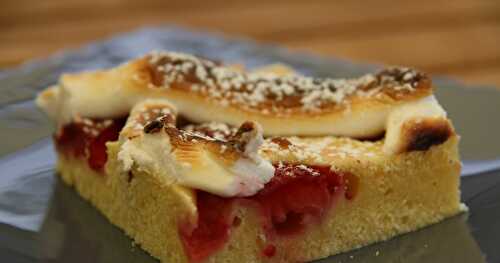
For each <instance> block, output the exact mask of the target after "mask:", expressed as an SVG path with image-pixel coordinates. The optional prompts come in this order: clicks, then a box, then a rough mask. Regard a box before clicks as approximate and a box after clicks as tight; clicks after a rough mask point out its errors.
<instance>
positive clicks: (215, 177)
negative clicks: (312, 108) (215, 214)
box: [118, 99, 274, 196]
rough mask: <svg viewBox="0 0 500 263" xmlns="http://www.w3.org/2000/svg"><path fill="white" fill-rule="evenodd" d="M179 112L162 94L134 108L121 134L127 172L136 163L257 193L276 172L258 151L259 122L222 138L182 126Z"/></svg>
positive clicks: (230, 192) (187, 182)
mask: <svg viewBox="0 0 500 263" xmlns="http://www.w3.org/2000/svg"><path fill="white" fill-rule="evenodd" d="M162 105H163V106H164V107H163V108H162V107H161V106H162ZM158 110H159V112H160V114H156V113H157V112H158ZM162 112H163V114H162ZM175 112H176V110H175V108H173V107H172V105H171V104H170V103H169V102H168V101H167V100H160V99H156V100H145V101H143V102H141V103H139V104H138V105H136V106H135V107H134V108H133V110H132V114H131V116H130V117H129V119H128V121H127V124H126V129H124V130H123V131H122V134H121V135H120V140H121V150H120V152H119V153H118V159H119V160H120V161H121V162H122V164H123V168H124V170H125V171H128V170H130V169H132V167H133V166H135V167H137V169H143V170H149V171H151V172H152V173H155V174H160V175H163V176H164V177H165V178H167V180H168V181H171V182H172V183H177V184H180V185H184V186H187V187H191V188H195V189H201V190H204V191H207V192H211V193H214V194H217V195H221V196H247V195H253V194H255V193H256V192H257V191H258V190H260V189H261V188H262V187H264V184H265V183H267V182H268V181H269V180H270V179H271V178H272V176H273V175H274V167H273V166H272V164H271V163H269V162H268V161H266V160H264V159H262V158H261V157H260V156H259V155H258V154H257V151H258V149H259V147H260V145H261V144H262V142H263V137H262V129H261V128H260V126H259V125H258V124H256V123H252V122H247V123H244V124H243V125H242V126H241V127H240V129H239V130H238V132H237V133H236V135H235V136H233V137H231V138H229V139H228V140H227V141H222V140H218V139H214V138H211V137H207V136H201V135H199V134H195V133H192V132H189V131H185V130H182V129H178V128H177V127H176V126H175V119H176V115H175ZM153 113H155V114H153Z"/></svg>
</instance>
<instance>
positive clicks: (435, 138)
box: [403, 119, 453, 152]
mask: <svg viewBox="0 0 500 263" xmlns="http://www.w3.org/2000/svg"><path fill="white" fill-rule="evenodd" d="M403 130H404V133H405V134H404V135H405V136H404V137H405V138H408V141H407V143H406V147H404V150H403V152H405V151H406V152H410V151H426V150H428V149H429V148H430V147H431V146H433V145H439V144H442V143H444V142H445V141H447V140H448V138H449V137H450V136H451V135H452V134H453V129H452V127H451V125H450V123H449V122H448V121H447V120H445V119H426V120H422V121H412V122H407V123H405V124H404V125H403Z"/></svg>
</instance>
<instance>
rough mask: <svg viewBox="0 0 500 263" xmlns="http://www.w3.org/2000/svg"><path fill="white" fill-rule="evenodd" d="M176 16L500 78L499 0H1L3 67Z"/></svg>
mask: <svg viewBox="0 0 500 263" xmlns="http://www.w3.org/2000/svg"><path fill="white" fill-rule="evenodd" d="M166 23H167V24H168V23H172V24H176V25H184V26H190V27H192V28H195V29H201V30H210V31H218V32H224V33H227V34H229V35H236V36H245V37H250V38H253V39H256V40H258V41H261V42H270V43H277V44H280V45H283V46H286V47H289V48H292V49H299V50H306V51H310V52H314V53H319V54H324V55H327V56H336V57H341V58H347V59H350V60H354V61H360V62H377V63H386V64H397V65H406V66H412V67H416V68H419V69H422V70H425V71H427V72H431V73H439V74H448V75H451V76H456V77H457V78H460V79H462V80H464V81H466V82H468V83H474V84H494V85H496V86H498V87H500V1H490V0H420V1H406V0H404V1H387V0H379V1H366V0H341V1H330V0H309V1H298V0H288V1H280V0H278V1H269V0H253V1H244V0H233V1H225V0H212V1H207V0H205V1H194V0H184V1H168V0H145V1H130V0H85V1H78V0H40V1H35V0H31V1H30V0H0V68H2V67H11V66H15V65H17V64H20V63H22V62H24V61H27V60H30V59H33V58H40V57H45V56H48V55H50V54H52V53H54V52H56V51H59V50H61V49H63V48H75V47H79V46H81V45H83V44H85V43H88V42H90V41H95V40H99V39H101V38H103V37H107V36H110V35H112V34H115V33H121V32H126V31H129V30H133V29H136V28H137V27H141V26H147V25H158V24H166Z"/></svg>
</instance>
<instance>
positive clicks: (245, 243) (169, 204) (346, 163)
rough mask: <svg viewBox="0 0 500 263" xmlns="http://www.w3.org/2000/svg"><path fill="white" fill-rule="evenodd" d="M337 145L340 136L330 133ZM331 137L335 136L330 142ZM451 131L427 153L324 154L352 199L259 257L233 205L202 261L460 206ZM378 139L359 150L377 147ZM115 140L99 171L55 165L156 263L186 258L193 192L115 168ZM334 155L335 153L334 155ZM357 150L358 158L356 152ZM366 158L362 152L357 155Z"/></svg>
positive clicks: (279, 250) (399, 224) (392, 230)
mask: <svg viewBox="0 0 500 263" xmlns="http://www.w3.org/2000/svg"><path fill="white" fill-rule="evenodd" d="M332 140H333V143H334V144H336V145H337V146H338V145H339V144H340V145H342V144H345V142H344V141H343V140H344V139H335V138H334V139H332ZM337 140H338V141H337ZM457 143H458V137H457V136H455V135H454V136H452V137H451V138H450V139H449V140H448V141H447V142H445V143H444V144H442V145H439V146H434V147H432V148H431V149H429V150H428V151H424V152H411V153H405V154H400V155H396V156H384V155H378V154H376V157H370V156H371V155H366V154H361V155H358V157H355V156H353V155H345V156H344V155H338V156H337V157H335V156H336V155H332V156H330V157H328V158H329V159H327V160H326V161H327V162H329V163H331V165H332V166H333V167H335V168H336V169H339V170H341V171H347V172H350V173H352V174H354V175H355V176H357V177H358V178H359V190H358V193H357V195H356V197H355V198H354V199H353V200H345V199H339V200H338V202H337V203H336V204H335V206H334V207H333V208H332V209H331V210H330V211H329V213H328V215H327V216H326V217H325V220H324V221H323V222H322V223H321V224H318V225H312V226H310V227H309V228H308V229H307V231H306V232H305V233H304V234H303V235H299V236H297V237H291V238H283V239H280V238H277V239H275V240H274V239H273V240H272V244H273V245H275V246H276V255H275V256H273V257H271V258H266V257H263V256H262V250H263V249H264V247H265V245H266V244H268V240H265V235H264V232H263V230H262V228H261V225H260V222H259V217H258V213H257V211H256V210H255V209H253V208H252V207H249V206H246V205H244V204H242V205H237V207H236V215H237V216H238V217H239V218H240V219H241V224H239V225H238V226H237V227H233V228H232V233H231V236H230V240H229V241H228V243H227V244H226V245H225V246H224V248H223V249H222V250H220V251H218V252H216V254H215V255H213V256H212V257H210V258H209V260H208V262H240V259H241V258H245V260H246V262H291V261H292V262H293V261H309V260H314V259H318V258H323V257H327V256H329V255H332V254H337V253H340V252H344V251H348V250H350V249H353V248H357V247H360V246H363V245H367V244H370V243H373V242H377V241H381V240H385V239H388V238H391V237H394V236H395V235H398V234H402V233H406V232H409V231H412V230H415V229H418V228H421V227H424V226H426V225H429V224H432V223H436V222H439V221H441V220H443V219H444V218H446V217H449V216H452V215H455V214H457V213H459V212H460V211H461V210H460V209H461V205H460V200H459V190H458V189H459V173H460V162H459V159H458V152H457ZM380 147H381V144H377V143H374V144H372V145H370V147H368V148H367V149H365V150H364V151H365V152H372V153H374V154H375V153H378V151H381V150H380ZM116 154H117V144H116V143H108V156H109V159H108V160H109V161H108V163H107V166H106V172H107V174H106V175H103V174H100V173H97V172H94V171H93V170H91V169H90V168H89V167H88V166H87V163H86V162H85V161H84V160H81V159H74V158H70V157H66V156H64V155H62V154H60V155H59V163H58V170H59V172H60V175H61V177H62V178H63V180H64V181H65V182H66V183H67V184H69V185H73V186H74V187H75V188H76V189H77V191H78V192H79V193H80V195H82V196H83V197H84V198H85V199H87V200H89V201H90V202H91V203H92V204H94V205H95V206H96V207H97V208H98V209H99V210H100V211H101V212H102V213H103V214H104V215H105V216H106V217H107V218H108V219H109V220H110V221H111V222H112V223H113V224H115V225H117V226H119V227H120V228H122V229H124V231H125V232H126V233H127V234H128V235H129V236H131V237H132V238H133V239H134V240H135V242H136V243H137V244H139V245H140V246H141V247H142V248H143V249H145V250H146V251H148V252H149V253H150V254H151V255H153V256H154V257H157V258H159V259H160V260H161V261H163V262H187V261H188V258H187V257H186V255H185V254H184V250H183V247H182V243H181V241H180V238H179V234H178V224H179V222H180V221H179V220H196V216H197V210H196V205H195V203H196V202H195V196H194V194H193V192H192V191H191V190H189V189H186V188H182V187H179V186H173V185H168V184H165V183H164V182H163V180H162V178H158V177H157V176H155V175H152V174H147V173H145V172H141V171H138V170H133V171H132V172H131V174H127V173H125V174H124V173H121V172H119V171H120V169H119V168H118V165H119V164H118V163H117V160H116ZM340 156H342V157H340ZM360 156H361V157H360ZM362 156H368V157H362Z"/></svg>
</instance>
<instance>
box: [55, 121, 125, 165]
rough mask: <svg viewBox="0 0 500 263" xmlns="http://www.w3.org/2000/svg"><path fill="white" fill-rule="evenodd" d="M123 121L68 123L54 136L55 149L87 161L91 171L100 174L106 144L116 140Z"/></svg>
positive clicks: (103, 163) (123, 123)
mask: <svg viewBox="0 0 500 263" xmlns="http://www.w3.org/2000/svg"><path fill="white" fill-rule="evenodd" d="M125 121H126V118H117V119H107V120H106V119H82V120H81V121H78V122H72V123H69V124H67V125H65V126H63V127H62V129H61V131H60V132H59V133H58V134H56V135H55V136H54V141H55V145H56V148H57V150H58V151H59V152H62V153H64V154H67V155H71V156H73V157H82V158H85V159H87V162H88V164H89V166H90V167H91V168H92V169H93V170H95V171H99V172H102V171H103V170H104V165H105V164H106V161H107V160H108V154H107V153H106V142H108V141H115V140H117V139H118V135H119V133H120V131H121V129H122V128H123V126H124V125H125Z"/></svg>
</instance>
